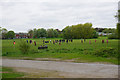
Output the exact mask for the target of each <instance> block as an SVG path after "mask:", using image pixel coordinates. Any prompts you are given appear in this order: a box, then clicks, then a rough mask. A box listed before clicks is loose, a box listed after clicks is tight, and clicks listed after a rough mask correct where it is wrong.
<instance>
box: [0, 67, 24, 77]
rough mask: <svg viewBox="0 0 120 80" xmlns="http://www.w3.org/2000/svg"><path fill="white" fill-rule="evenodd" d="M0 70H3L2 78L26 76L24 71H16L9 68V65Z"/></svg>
mask: <svg viewBox="0 0 120 80" xmlns="http://www.w3.org/2000/svg"><path fill="white" fill-rule="evenodd" d="M1 69H2V70H1ZM0 72H2V77H1V78H20V77H22V76H24V74H23V73H19V72H16V71H14V70H13V69H12V68H8V67H2V68H0ZM0 76H1V75H0Z"/></svg>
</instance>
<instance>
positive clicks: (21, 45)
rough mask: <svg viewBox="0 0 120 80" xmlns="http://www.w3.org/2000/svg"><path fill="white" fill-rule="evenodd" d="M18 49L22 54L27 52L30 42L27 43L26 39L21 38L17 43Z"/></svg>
mask: <svg viewBox="0 0 120 80" xmlns="http://www.w3.org/2000/svg"><path fill="white" fill-rule="evenodd" d="M19 50H20V51H21V52H22V53H23V54H27V53H28V52H29V50H30V44H28V43H27V42H26V41H23V40H21V41H20V43H19Z"/></svg>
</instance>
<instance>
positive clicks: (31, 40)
mask: <svg viewBox="0 0 120 80" xmlns="http://www.w3.org/2000/svg"><path fill="white" fill-rule="evenodd" d="M27 43H29V41H28V40H27ZM32 43H33V41H32V40H30V44H32ZM34 45H35V46H36V45H37V43H36V41H34Z"/></svg>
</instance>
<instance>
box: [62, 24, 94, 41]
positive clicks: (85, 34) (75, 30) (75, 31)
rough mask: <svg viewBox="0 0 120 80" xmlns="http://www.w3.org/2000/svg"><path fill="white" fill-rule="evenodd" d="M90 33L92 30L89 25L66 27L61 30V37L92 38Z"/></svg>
mask: <svg viewBox="0 0 120 80" xmlns="http://www.w3.org/2000/svg"><path fill="white" fill-rule="evenodd" d="M92 33H93V29H92V24H91V23H85V24H78V25H72V26H67V27H66V28H64V30H63V36H64V38H66V39H70V38H74V39H80V38H83V39H87V38H92V37H93V35H92Z"/></svg>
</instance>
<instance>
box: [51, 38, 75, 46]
mask: <svg viewBox="0 0 120 80" xmlns="http://www.w3.org/2000/svg"><path fill="white" fill-rule="evenodd" d="M50 41H51V40H50ZM62 42H66V43H68V42H73V40H72V39H67V40H65V39H62V40H61V39H60V40H53V44H55V43H59V45H61V43H62ZM50 43H51V42H50Z"/></svg>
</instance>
